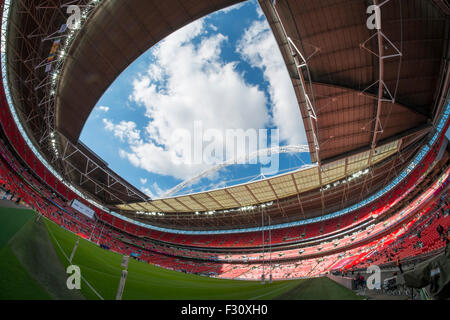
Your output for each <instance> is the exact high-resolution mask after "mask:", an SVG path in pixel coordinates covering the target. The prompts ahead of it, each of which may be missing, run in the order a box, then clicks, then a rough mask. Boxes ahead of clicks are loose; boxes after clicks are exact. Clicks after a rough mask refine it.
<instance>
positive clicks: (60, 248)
mask: <svg viewBox="0 0 450 320" xmlns="http://www.w3.org/2000/svg"><path fill="white" fill-rule="evenodd" d="M47 230H48V231H49V232H50V235H51V236H52V238H53V239H54V240H55V241H56V244H57V245H58V247H59V250H61V252H62V254H63V255H64V257H65V258H66V259H67V261H69V258H68V257H67V255H66V253H65V252H64V250H63V248H62V247H61V245H60V244H59V242H58V240H57V239H56V237H55V236H54V235H53V232H52V231H51V230H50V229H47ZM69 263H70V261H69ZM81 279H82V280H84V282H85V283H86V284H87V286H88V287H89V289H91V290H92V292H94V293H95V294H96V295H97V297H99V298H100V299H101V300H105V299H103V297H102V296H101V295H100V293H98V292H97V290H95V289H94V287H93V286H92V285H91V284H90V283H89V282H88V281H87V280H86V278H85V277H83V275H81Z"/></svg>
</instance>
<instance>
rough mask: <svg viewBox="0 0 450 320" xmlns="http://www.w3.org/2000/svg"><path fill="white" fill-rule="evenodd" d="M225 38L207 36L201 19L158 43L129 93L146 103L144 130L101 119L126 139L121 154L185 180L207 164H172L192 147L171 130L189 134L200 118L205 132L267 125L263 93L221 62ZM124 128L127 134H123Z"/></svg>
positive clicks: (139, 164)
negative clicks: (127, 131) (150, 60)
mask: <svg viewBox="0 0 450 320" xmlns="http://www.w3.org/2000/svg"><path fill="white" fill-rule="evenodd" d="M200 35H203V37H202V38H201V40H200V42H199V43H197V44H196V45H194V44H193V42H192V40H193V39H194V38H195V37H197V36H200ZM226 41H228V39H227V37H225V36H224V35H222V34H220V33H218V34H214V35H208V36H206V35H205V27H204V19H201V20H198V21H196V22H194V23H192V24H190V25H188V26H186V27H185V28H183V29H181V30H179V31H177V32H175V33H174V34H172V35H171V36H169V37H168V38H166V39H165V40H164V41H162V42H161V43H160V44H158V45H157V46H156V48H155V49H154V51H153V56H154V60H155V61H154V63H153V64H152V65H151V66H150V67H149V68H148V70H147V72H146V73H144V74H142V75H140V76H139V77H137V78H136V79H135V81H134V83H133V87H134V90H133V93H132V95H131V97H130V99H131V100H132V101H134V102H136V103H138V104H139V105H141V106H143V107H145V115H146V117H147V118H148V119H149V122H148V125H147V126H146V128H145V130H144V129H143V130H142V132H139V134H140V138H139V139H137V136H136V135H135V133H137V132H136V131H137V129H136V127H135V126H133V125H132V124H130V123H129V122H121V123H120V124H119V125H114V124H109V123H108V122H107V121H106V122H105V125H106V128H107V129H108V128H110V129H109V130H111V131H113V132H114V134H115V136H117V137H119V138H120V139H122V141H124V140H127V139H128V141H129V142H130V151H128V152H121V155H122V156H125V157H127V158H128V160H129V161H130V162H131V163H132V164H133V165H135V166H136V167H140V168H143V169H145V170H147V171H149V172H154V173H158V174H162V175H171V176H174V177H176V178H179V179H186V178H188V177H190V176H193V175H195V174H197V173H199V172H201V171H203V170H204V169H205V168H207V167H208V165H207V164H188V163H174V161H173V159H174V157H176V156H177V152H179V150H186V149H188V148H191V144H190V143H189V141H186V140H183V139H181V140H180V139H178V140H174V137H173V133H174V131H175V130H177V129H184V130H187V131H189V132H191V133H192V132H193V124H194V122H195V121H198V120H202V122H203V126H204V130H208V129H217V130H219V131H221V132H225V130H226V129H238V128H242V129H244V130H247V129H249V128H255V129H259V128H264V127H265V125H266V124H267V123H268V122H269V121H270V117H269V114H268V111H267V108H266V104H267V99H266V97H265V94H264V92H263V91H262V90H260V89H258V87H256V86H252V85H249V84H247V83H246V82H245V80H244V78H243V75H242V74H240V73H239V72H237V71H236V64H235V63H225V62H223V61H222V60H221V58H220V53H221V46H222V45H223V44H224V43H225V42H226ZM125 129H126V130H129V131H130V132H131V133H128V134H126V133H125V132H124V131H125ZM130 136H131V137H130ZM131 142H133V143H131Z"/></svg>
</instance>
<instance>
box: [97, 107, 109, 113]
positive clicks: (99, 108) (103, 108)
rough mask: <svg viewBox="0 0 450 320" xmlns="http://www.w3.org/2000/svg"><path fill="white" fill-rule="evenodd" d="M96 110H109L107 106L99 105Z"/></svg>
mask: <svg viewBox="0 0 450 320" xmlns="http://www.w3.org/2000/svg"><path fill="white" fill-rule="evenodd" d="M98 110H100V111H102V112H105V113H106V112H108V111H109V107H107V106H99V107H98Z"/></svg>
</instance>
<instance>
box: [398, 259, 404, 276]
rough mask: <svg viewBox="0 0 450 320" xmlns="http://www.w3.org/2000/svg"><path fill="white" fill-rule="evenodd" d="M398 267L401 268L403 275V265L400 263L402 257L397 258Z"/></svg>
mask: <svg viewBox="0 0 450 320" xmlns="http://www.w3.org/2000/svg"><path fill="white" fill-rule="evenodd" d="M397 267H398V268H399V270H400V273H403V269H402V263H401V261H400V257H397Z"/></svg>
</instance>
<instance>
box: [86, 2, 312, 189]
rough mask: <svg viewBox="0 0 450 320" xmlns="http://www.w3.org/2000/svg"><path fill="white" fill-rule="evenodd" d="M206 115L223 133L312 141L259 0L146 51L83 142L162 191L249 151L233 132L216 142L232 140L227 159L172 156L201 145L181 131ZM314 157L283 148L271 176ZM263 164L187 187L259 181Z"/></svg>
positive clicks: (97, 113) (140, 183)
mask: <svg viewBox="0 0 450 320" xmlns="http://www.w3.org/2000/svg"><path fill="white" fill-rule="evenodd" d="M198 122H201V124H202V127H203V129H204V131H207V130H215V131H214V132H217V133H220V132H222V133H224V134H225V132H226V130H229V129H233V130H236V129H242V130H253V129H254V130H256V132H259V131H258V130H260V129H267V130H270V129H279V137H280V143H279V144H280V145H282V146H283V145H302V144H306V138H305V131H304V128H303V123H302V119H301V114H300V110H299V109H298V104H297V101H296V98H295V94H294V90H293V88H292V84H291V81H290V79H289V76H288V73H287V70H286V67H285V65H284V62H283V59H282V57H281V53H280V51H279V49H278V46H277V45H276V41H275V39H274V37H273V35H272V32H271V30H270V27H269V25H268V24H267V21H266V18H265V17H264V15H263V14H262V11H261V9H260V7H259V5H258V3H257V1H247V2H245V3H243V4H239V5H236V6H233V7H229V8H226V9H224V10H222V11H219V12H216V13H213V14H211V15H209V16H207V17H204V18H202V19H200V20H197V21H195V22H193V23H191V24H189V25H187V26H186V27H184V28H182V29H180V30H178V31H177V32H175V33H173V34H172V35H170V36H169V37H167V38H166V39H164V40H163V41H161V42H160V43H158V44H157V45H156V46H154V47H153V48H151V49H150V50H148V51H147V52H146V53H144V54H143V55H142V56H141V57H139V58H138V59H137V60H136V61H135V62H134V63H133V64H131V65H130V66H129V67H128V68H127V69H126V70H125V71H124V72H123V73H122V74H121V75H120V76H119V77H118V78H117V79H116V81H115V82H114V83H113V84H112V85H111V87H110V88H109V89H108V90H107V91H106V92H105V94H104V95H103V96H102V98H101V99H100V101H99V102H98V103H97V105H96V107H95V109H94V110H93V111H92V113H91V115H90V117H89V119H88V121H87V123H86V125H85V127H84V129H83V132H82V134H81V141H83V142H84V143H85V144H86V145H87V146H88V147H89V148H91V149H92V150H94V152H96V153H97V154H98V155H99V156H101V157H102V158H103V159H104V160H105V161H106V162H108V164H109V166H110V168H111V169H113V170H114V171H116V172H117V173H118V174H119V175H121V176H122V177H124V178H125V179H127V180H128V181H129V182H131V183H132V184H134V185H135V186H136V187H138V188H139V189H141V190H142V191H144V192H146V193H147V194H148V195H150V196H151V197H153V198H156V197H159V196H162V195H164V193H165V192H166V191H167V190H169V189H171V188H173V187H174V186H176V185H177V184H179V183H181V182H182V181H184V180H186V179H189V178H191V177H193V176H196V175H198V174H199V173H201V172H204V171H205V170H208V169H210V168H211V167H213V166H214V162H215V163H221V162H222V161H223V160H229V159H231V158H235V157H241V156H243V155H242V154H241V153H242V151H243V150H240V151H239V150H237V153H236V154H234V155H233V154H232V153H230V152H229V149H230V148H229V145H228V144H227V143H226V141H225V139H223V140H221V139H216V140H214V141H213V142H212V143H211V145H214V146H215V145H216V143H218V144H220V143H222V144H223V145H224V147H225V149H224V152H223V156H224V157H223V160H220V159H222V158H221V157H220V154H218V153H217V152H214V153H212V154H211V156H210V158H211V159H213V160H215V161H212V162H211V161H210V163H206V162H205V161H203V162H201V163H200V162H190V163H189V162H186V161H181V162H180V161H178V162H177V161H174V159H175V158H176V157H178V156H179V155H180V154H181V153H183V152H185V151H186V150H187V148H192V150H194V149H195V147H192V141H193V140H190V141H189V140H186V137H187V136H189V134H179V135H177V134H175V133H180V132H181V133H184V132H186V133H190V134H192V135H193V133H194V127H195V123H198ZM269 137H271V134H270V133H269ZM269 144H270V141H269ZM204 146H205V145H204ZM259 147H261V146H259ZM183 150H184V151H183ZM214 150H217V149H214ZM240 152H241V153H240ZM174 157H175V158H174ZM309 163H310V156H309V154H308V153H296V154H281V155H279V170H278V171H277V172H272V174H275V173H281V172H286V171H289V170H293V169H295V168H298V167H300V166H302V165H304V164H309ZM261 166H262V164H261V163H258V164H244V165H232V166H228V167H226V168H225V169H222V170H220V171H217V172H215V173H214V174H212V175H210V176H208V177H207V178H204V179H202V180H200V181H198V182H196V183H195V184H193V185H192V186H190V187H189V188H187V189H185V190H183V192H182V193H186V192H199V191H203V190H206V189H211V188H217V187H223V186H225V185H227V186H229V185H233V184H237V183H243V182H246V181H249V180H254V179H256V177H257V176H258V175H259V173H260V172H261Z"/></svg>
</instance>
